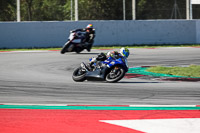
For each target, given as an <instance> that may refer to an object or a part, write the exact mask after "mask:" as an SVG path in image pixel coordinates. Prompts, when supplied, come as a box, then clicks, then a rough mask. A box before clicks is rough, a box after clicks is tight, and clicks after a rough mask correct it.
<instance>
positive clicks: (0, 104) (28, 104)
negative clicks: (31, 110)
mask: <svg viewBox="0 0 200 133" xmlns="http://www.w3.org/2000/svg"><path fill="white" fill-rule="evenodd" d="M0 105H30V106H37V105H38V106H67V104H32V103H2V104H1V103H0Z"/></svg>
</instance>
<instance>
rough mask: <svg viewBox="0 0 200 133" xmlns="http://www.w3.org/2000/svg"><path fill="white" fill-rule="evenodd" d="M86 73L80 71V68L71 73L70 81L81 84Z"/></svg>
mask: <svg viewBox="0 0 200 133" xmlns="http://www.w3.org/2000/svg"><path fill="white" fill-rule="evenodd" d="M85 75H86V72H84V71H82V68H81V67H79V68H76V69H75V70H74V72H73V75H72V79H73V80H74V81H76V82H83V81H84V80H86V77H85Z"/></svg>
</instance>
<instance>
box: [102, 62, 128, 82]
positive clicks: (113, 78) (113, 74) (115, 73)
mask: <svg viewBox="0 0 200 133" xmlns="http://www.w3.org/2000/svg"><path fill="white" fill-rule="evenodd" d="M125 73H126V72H125V70H124V69H123V68H122V67H120V66H115V67H113V68H112V69H111V70H110V71H109V73H108V74H107V75H106V77H105V80H106V82H108V83H114V82H118V81H119V80H121V79H122V78H123V77H124V75H125Z"/></svg>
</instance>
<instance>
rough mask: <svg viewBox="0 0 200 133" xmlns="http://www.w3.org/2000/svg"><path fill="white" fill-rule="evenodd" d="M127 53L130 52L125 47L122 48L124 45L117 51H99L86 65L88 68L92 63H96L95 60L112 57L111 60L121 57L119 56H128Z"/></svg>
mask: <svg viewBox="0 0 200 133" xmlns="http://www.w3.org/2000/svg"><path fill="white" fill-rule="evenodd" d="M129 54H130V52H129V50H128V49H127V48H124V47H122V48H121V49H120V51H119V52H118V51H111V52H108V53H100V54H98V55H97V57H96V58H95V57H93V58H92V59H91V61H90V62H89V64H88V67H89V69H91V68H92V65H93V64H94V63H96V62H97V61H104V60H106V59H108V58H112V59H113V60H115V59H118V58H121V57H125V58H128V56H129Z"/></svg>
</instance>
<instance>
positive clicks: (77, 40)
mask: <svg viewBox="0 0 200 133" xmlns="http://www.w3.org/2000/svg"><path fill="white" fill-rule="evenodd" d="M72 42H73V43H81V39H74V40H73V41H72Z"/></svg>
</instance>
